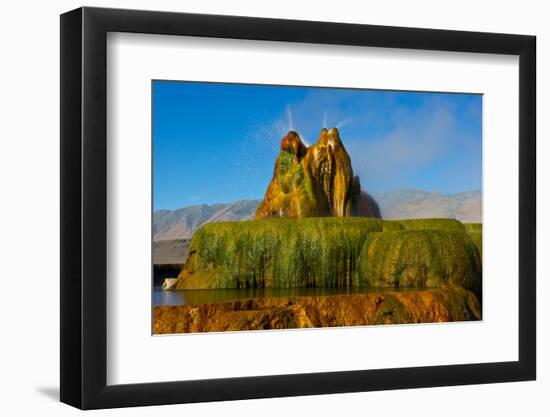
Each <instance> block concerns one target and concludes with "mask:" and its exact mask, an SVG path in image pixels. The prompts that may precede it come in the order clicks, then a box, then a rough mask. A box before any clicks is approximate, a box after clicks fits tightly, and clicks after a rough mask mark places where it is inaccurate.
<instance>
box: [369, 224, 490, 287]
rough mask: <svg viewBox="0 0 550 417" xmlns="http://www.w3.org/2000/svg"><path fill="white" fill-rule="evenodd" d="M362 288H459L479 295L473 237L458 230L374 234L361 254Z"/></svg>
mask: <svg viewBox="0 0 550 417" xmlns="http://www.w3.org/2000/svg"><path fill="white" fill-rule="evenodd" d="M358 265H359V274H358V275H359V277H360V279H359V285H360V286H367V287H405V288H438V287H443V286H447V285H451V286H457V287H461V288H465V289H468V290H471V291H473V292H474V293H476V294H479V293H480V291H481V258H480V254H479V252H478V250H477V247H476V246H475V244H474V242H473V241H472V239H471V237H470V236H469V235H468V234H467V233H465V232H463V231H457V230H450V231H449V230H428V229H420V230H402V231H391V232H383V233H372V234H370V235H369V237H368V238H367V241H366V242H365V244H364V245H363V249H362V251H361V255H360V259H359V262H358Z"/></svg>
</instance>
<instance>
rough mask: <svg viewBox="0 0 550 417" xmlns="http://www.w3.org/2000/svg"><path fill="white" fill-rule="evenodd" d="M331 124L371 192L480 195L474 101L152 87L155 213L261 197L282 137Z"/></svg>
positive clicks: (309, 140) (477, 105)
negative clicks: (410, 190) (400, 190)
mask: <svg viewBox="0 0 550 417" xmlns="http://www.w3.org/2000/svg"><path fill="white" fill-rule="evenodd" d="M334 126H336V127H338V129H339V131H340V136H341V138H342V141H343V143H344V146H345V147H346V149H347V150H348V152H349V154H350V156H351V161H352V166H353V170H354V173H355V174H356V175H359V177H360V178H361V184H362V188H363V189H366V190H367V191H368V192H371V193H377V192H381V191H386V190H392V189H398V188H418V189H423V190H427V191H438V192H442V193H445V194H451V193H456V192H461V191H472V190H481V182H482V172H481V166H482V164H481V162H482V159H481V158H482V97H481V96H480V95H471V94H441V93H418V92H394V91H382V90H351V89H330V88H328V89H327V88H311V87H280V86H260V85H242V84H208V83H188V82H169V81H154V82H153V162H154V168H153V191H154V203H153V204H154V209H155V210H158V209H175V208H179V207H186V206H191V205H198V204H213V203H227V202H232V201H237V200H242V199H261V198H262V197H263V195H264V192H265V189H266V188H267V185H268V184H269V181H270V180H271V177H272V174H273V166H274V162H275V158H276V157H277V155H278V153H279V145H280V140H281V137H282V136H284V135H285V134H286V133H287V132H288V130H290V129H292V130H296V131H297V132H298V133H299V134H300V136H301V137H302V140H303V141H304V142H305V143H306V144H313V143H315V142H316V141H317V138H318V137H319V133H320V131H321V129H322V128H323V127H327V128H331V127H334Z"/></svg>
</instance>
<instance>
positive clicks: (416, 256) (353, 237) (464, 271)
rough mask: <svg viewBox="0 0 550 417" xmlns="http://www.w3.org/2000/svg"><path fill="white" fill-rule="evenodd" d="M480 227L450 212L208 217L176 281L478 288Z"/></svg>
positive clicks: (186, 285)
mask: <svg viewBox="0 0 550 417" xmlns="http://www.w3.org/2000/svg"><path fill="white" fill-rule="evenodd" d="M475 233H478V232H471V233H470V234H469V233H467V232H466V229H465V227H464V225H463V224H462V223H460V222H458V221H456V220H446V219H422V220H406V221H386V220H381V219H372V218H353V217H347V218H337V217H323V218H321V217H317V218H305V219H264V220H252V221H244V222H224V223H208V224H205V225H203V226H202V227H201V228H200V229H199V230H198V231H197V232H196V233H195V236H194V237H193V239H192V242H191V245H190V256H189V259H188V262H187V263H186V265H185V267H184V270H183V272H182V273H181V274H180V280H179V282H178V288H180V289H193V288H195V289H198V288H265V287H274V288H292V287H329V288H335V287H352V286H369V287H413V288H430V287H441V286H445V285H451V286H459V287H463V288H466V289H470V290H472V291H474V292H475V293H476V294H479V293H480V288H481V251H480V250H478V246H477V243H476V238H475V237H472V236H471V234H475ZM480 236H481V234H480Z"/></svg>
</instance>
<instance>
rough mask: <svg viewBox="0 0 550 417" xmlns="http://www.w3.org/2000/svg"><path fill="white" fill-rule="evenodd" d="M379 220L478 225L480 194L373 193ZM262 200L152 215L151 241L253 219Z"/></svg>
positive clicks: (187, 236) (185, 236)
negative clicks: (205, 226) (434, 220)
mask: <svg viewBox="0 0 550 417" xmlns="http://www.w3.org/2000/svg"><path fill="white" fill-rule="evenodd" d="M372 196H373V197H374V199H375V200H376V201H377V202H378V206H379V207H380V212H381V214H382V218H384V219H387V220H395V219H419V218H451V219H458V220H460V221H462V222H468V223H480V222H481V203H482V201H481V191H469V192H462V193H457V194H448V195H446V194H442V193H437V192H430V191H423V190H417V189H399V190H392V191H384V192H381V193H377V194H373V195H372ZM260 202H261V200H241V201H236V202H233V203H228V204H212V205H207V204H202V205H198V206H191V207H184V208H180V209H176V210H157V211H155V212H154V213H153V240H155V241H161V240H174V239H190V238H191V237H192V236H193V234H194V233H195V231H196V230H197V229H198V228H199V227H200V226H201V225H203V224H204V223H210V222H222V221H239V220H249V219H253V218H254V216H255V213H256V209H257V208H258V206H259V205H260Z"/></svg>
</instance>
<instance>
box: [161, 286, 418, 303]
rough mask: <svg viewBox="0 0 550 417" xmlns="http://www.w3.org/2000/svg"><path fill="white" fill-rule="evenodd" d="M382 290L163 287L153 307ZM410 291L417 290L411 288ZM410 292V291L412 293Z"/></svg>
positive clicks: (380, 289)
mask: <svg viewBox="0 0 550 417" xmlns="http://www.w3.org/2000/svg"><path fill="white" fill-rule="evenodd" d="M384 290H385V289H382V288H367V287H351V288H349V287H347V288H250V289H234V288H230V289H216V290H180V291H163V290H162V288H161V287H155V288H154V289H153V306H163V305H179V304H209V303H219V302H223V301H235V300H243V299H249V298H260V297H293V296H294V297H297V296H321V295H339V294H365V293H369V292H381V291H384ZM410 290H413V291H414V290H415V289H413V288H411V289H410ZM410 290H409V291H410ZM386 291H392V292H395V291H407V290H405V289H397V288H387V289H386Z"/></svg>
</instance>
